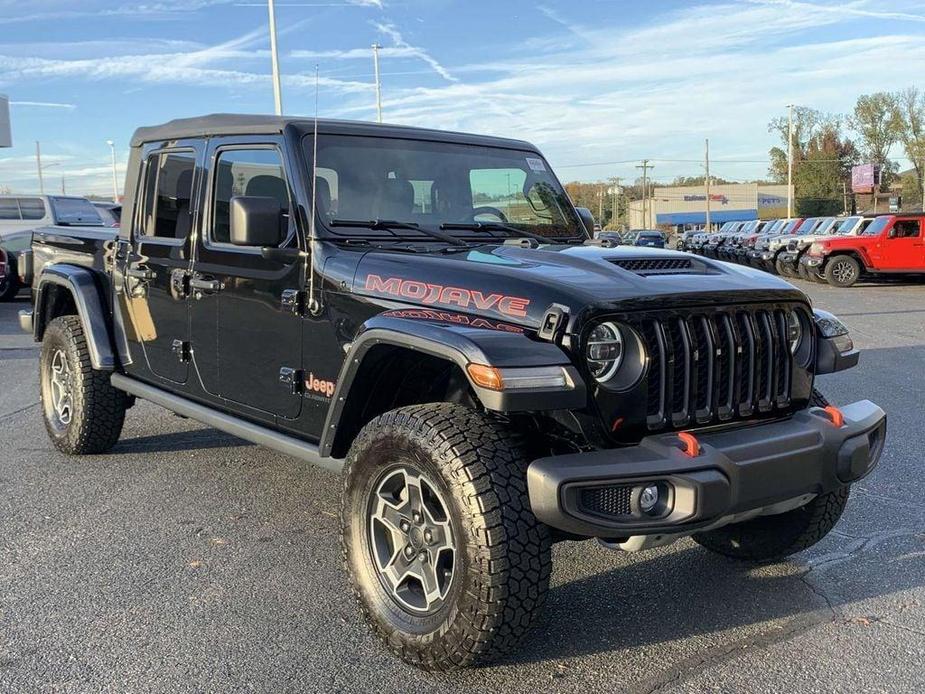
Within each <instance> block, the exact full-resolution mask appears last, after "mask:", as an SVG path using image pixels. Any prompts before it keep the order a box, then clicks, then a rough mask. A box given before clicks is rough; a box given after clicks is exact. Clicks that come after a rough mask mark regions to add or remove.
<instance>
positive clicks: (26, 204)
mask: <svg viewBox="0 0 925 694" xmlns="http://www.w3.org/2000/svg"><path fill="white" fill-rule="evenodd" d="M19 211H20V212H21V213H22V218H23V219H30V220H31V219H42V218H43V217H44V216H45V203H44V202H43V200H42V198H19Z"/></svg>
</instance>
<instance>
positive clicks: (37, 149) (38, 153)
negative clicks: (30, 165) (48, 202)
mask: <svg viewBox="0 0 925 694" xmlns="http://www.w3.org/2000/svg"><path fill="white" fill-rule="evenodd" d="M35 165H36V167H37V168H38V171H39V195H45V179H44V178H42V147H41V146H40V145H39V141H38V140H36V141H35Z"/></svg>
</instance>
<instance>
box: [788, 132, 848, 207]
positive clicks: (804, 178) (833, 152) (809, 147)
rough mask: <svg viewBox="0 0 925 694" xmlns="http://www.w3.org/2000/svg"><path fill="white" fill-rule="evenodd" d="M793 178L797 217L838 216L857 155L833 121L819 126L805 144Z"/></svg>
mask: <svg viewBox="0 0 925 694" xmlns="http://www.w3.org/2000/svg"><path fill="white" fill-rule="evenodd" d="M802 155H803V156H802V159H801V161H800V166H799V167H798V168H797V170H796V173H795V175H794V182H793V183H794V189H795V191H794V195H795V197H796V208H797V213H798V214H799V215H801V216H805V217H820V216H827V215H836V214H840V213H841V212H842V211H843V209H844V201H845V198H844V194H845V187H846V184H847V181H848V180H849V178H850V175H851V167H852V166H853V165H854V164H856V163H857V161H858V158H859V154H858V150H857V148H856V147H855V145H854V143H853V142H852V141H851V140H849V139H848V138H846V137H844V136H843V135H842V134H841V132H840V128H839V123H838V121H837V120H830V121H829V122H827V123H825V124H823V125H821V126H820V127H819V128H818V130H817V132H816V133H815V134H814V135H813V136H812V137H811V138H810V139H809V141H808V142H807V143H806V146H805V149H804V150H803V152H802Z"/></svg>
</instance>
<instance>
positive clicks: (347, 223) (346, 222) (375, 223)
mask: <svg viewBox="0 0 925 694" xmlns="http://www.w3.org/2000/svg"><path fill="white" fill-rule="evenodd" d="M330 226H332V227H360V228H363V229H375V230H381V231H391V230H392V229H410V230H412V231H420V232H421V233H422V234H426V235H427V236H430V237H431V238H435V239H440V240H441V241H445V242H446V243H451V244H453V245H454V246H466V245H468V244H466V242H465V241H463V240H462V239H458V238H456V237H455V236H452V235H450V234H444V233H442V232H440V231H437V230H436V229H428V228H427V227H422V226H420V225H419V224H415V223H413V222H398V221H395V220H393V219H370V220H368V221H365V220H362V219H335V220H333V221H331V222H330Z"/></svg>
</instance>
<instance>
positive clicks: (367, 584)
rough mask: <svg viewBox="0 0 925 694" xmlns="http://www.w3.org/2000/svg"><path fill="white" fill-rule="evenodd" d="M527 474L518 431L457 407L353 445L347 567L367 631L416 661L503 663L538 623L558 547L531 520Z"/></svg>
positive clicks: (404, 420)
mask: <svg viewBox="0 0 925 694" xmlns="http://www.w3.org/2000/svg"><path fill="white" fill-rule="evenodd" d="M526 466H527V458H526V456H525V454H524V452H523V449H522V446H521V445H520V441H519V440H518V438H517V437H516V436H515V435H514V434H513V433H512V432H510V431H508V430H506V429H505V428H503V427H502V426H501V425H500V424H498V423H497V422H495V421H494V420H492V419H490V418H488V417H486V416H485V415H482V414H481V413H478V412H476V411H473V410H470V409H467V408H464V407H461V406H459V405H452V404H430V405H415V406H411V407H404V408H401V409H398V410H393V411H391V412H387V413H385V414H383V415H381V416H379V417H377V418H376V419H374V420H373V421H371V422H370V423H369V424H367V425H366V426H365V427H364V428H363V430H362V431H361V432H360V434H359V435H358V436H357V438H356V440H355V441H354V442H353V445H352V446H351V448H350V452H349V454H348V456H347V465H346V476H345V488H344V501H343V510H342V516H341V525H342V530H343V551H344V561H345V564H346V568H347V572H348V574H349V576H350V580H351V583H352V587H353V592H354V595H355V596H356V599H357V601H358V602H359V604H360V607H361V609H362V612H363V614H364V616H365V618H366V621H367V623H369V625H370V626H371V627H372V629H373V631H375V632H376V633H377V634H378V636H379V637H380V638H381V639H382V640H383V642H384V643H385V645H386V646H387V647H388V648H389V649H390V650H391V651H392V652H393V653H395V654H396V655H398V656H399V657H400V658H402V659H403V660H405V661H406V662H408V663H410V664H412V665H415V666H417V667H420V668H423V669H426V670H452V669H456V668H460V667H466V666H470V665H474V664H476V663H482V662H486V661H489V660H493V659H495V658H497V657H498V656H500V655H502V654H503V653H505V652H507V651H509V650H510V649H511V648H513V647H514V646H515V645H516V644H517V643H518V642H519V641H520V640H521V638H522V637H523V636H524V634H526V632H527V631H528V629H529V627H530V625H531V623H532V622H533V621H534V619H535V618H536V616H537V615H538V614H539V612H540V609H541V608H542V606H543V604H544V602H545V600H546V593H547V589H548V587H549V574H550V569H551V556H550V554H551V540H550V532H549V529H548V528H547V527H546V526H544V525H542V524H541V523H539V522H538V521H537V520H536V518H535V517H534V515H533V513H532V511H531V510H530V504H529V499H528V496H527V485H526ZM415 490H417V491H415ZM428 499H429V501H428ZM418 500H421V501H420V503H418ZM415 504H417V505H418V506H420V508H415ZM431 571H432V572H433V574H431V573H430V572H431ZM428 586H429V587H428Z"/></svg>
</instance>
